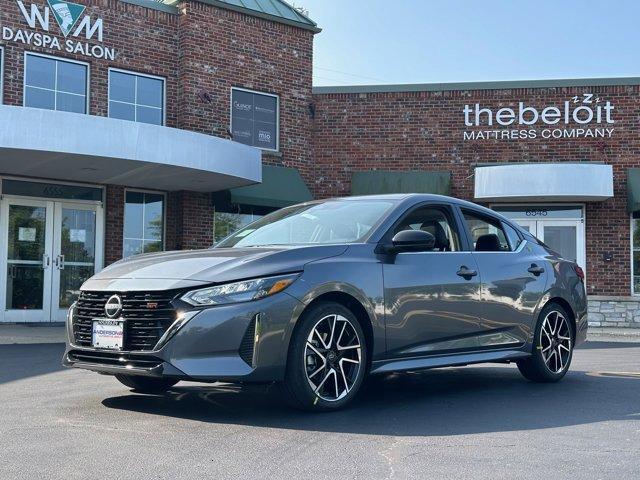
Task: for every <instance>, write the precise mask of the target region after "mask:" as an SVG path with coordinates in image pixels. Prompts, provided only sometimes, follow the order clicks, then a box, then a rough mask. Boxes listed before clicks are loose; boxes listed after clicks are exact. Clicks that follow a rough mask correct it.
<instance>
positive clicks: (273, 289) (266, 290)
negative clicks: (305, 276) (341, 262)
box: [182, 273, 300, 307]
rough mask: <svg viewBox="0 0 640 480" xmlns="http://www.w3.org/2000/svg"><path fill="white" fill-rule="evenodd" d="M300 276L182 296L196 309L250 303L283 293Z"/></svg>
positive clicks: (289, 276) (231, 285)
mask: <svg viewBox="0 0 640 480" xmlns="http://www.w3.org/2000/svg"><path fill="white" fill-rule="evenodd" d="M299 276H300V274H298V273H295V274H292V275H279V276H277V277H268V278H255V279H253V280H244V281H242V282H235V283H227V284H225V285H217V286H215V287H208V288H203V289H201V290H192V291H190V292H187V293H185V294H184V295H183V296H182V300H184V301H185V302H187V303H189V304H191V305H194V306H196V307H201V306H207V305H225V304H228V303H239V302H250V301H252V300H259V299H261V298H265V297H269V296H271V295H274V294H276V293H278V292H281V291H283V290H284V289H285V288H287V287H288V286H289V285H291V284H292V283H293V282H294V281H295V280H296V278H298V277H299Z"/></svg>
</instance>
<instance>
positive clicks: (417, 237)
mask: <svg viewBox="0 0 640 480" xmlns="http://www.w3.org/2000/svg"><path fill="white" fill-rule="evenodd" d="M435 244H436V238H435V237H434V236H433V235H431V234H430V233H429V232H425V231H424V230H403V231H401V232H398V233H396V234H395V235H394V237H393V239H392V240H391V245H389V246H387V247H386V248H385V250H386V253H391V254H395V253H401V252H429V251H431V250H433V247H434V246H435Z"/></svg>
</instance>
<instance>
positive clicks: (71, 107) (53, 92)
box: [24, 54, 88, 113]
mask: <svg viewBox="0 0 640 480" xmlns="http://www.w3.org/2000/svg"><path fill="white" fill-rule="evenodd" d="M87 75H88V67H87V65H85V64H83V63H77V62H71V61H68V60H58V59H56V58H52V57H43V56H40V55H35V54H28V55H27V56H26V57H25V73H24V106H25V107H35V108H45V109H47V110H59V111H64V112H74V113H87Z"/></svg>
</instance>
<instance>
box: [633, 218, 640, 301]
mask: <svg viewBox="0 0 640 480" xmlns="http://www.w3.org/2000/svg"><path fill="white" fill-rule="evenodd" d="M631 228H632V229H633V293H634V294H635V295H640V212H633V218H632V219H631Z"/></svg>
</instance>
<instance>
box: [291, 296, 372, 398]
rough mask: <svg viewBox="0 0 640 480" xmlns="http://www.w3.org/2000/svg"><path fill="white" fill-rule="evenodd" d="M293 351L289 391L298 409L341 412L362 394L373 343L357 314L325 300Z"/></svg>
mask: <svg viewBox="0 0 640 480" xmlns="http://www.w3.org/2000/svg"><path fill="white" fill-rule="evenodd" d="M299 322H300V323H299V324H298V326H297V327H296V330H295V331H294V333H293V335H292V338H291V344H290V348H289V356H288V360H287V370H286V375H285V381H284V384H283V387H284V388H283V390H284V393H285V395H286V396H287V399H288V400H289V402H290V403H291V404H292V405H293V406H294V407H297V408H301V409H303V410H312V411H328V410H337V409H339V408H342V407H344V406H345V405H346V404H347V403H349V402H351V400H353V398H354V397H355V396H356V394H357V393H358V390H359V389H360V386H361V385H362V381H363V379H364V376H365V374H366V369H367V354H368V351H367V344H366V341H365V336H364V332H363V330H362V327H361V326H360V323H359V322H358V320H357V319H356V317H355V315H354V314H353V312H351V311H350V310H349V309H348V308H346V307H344V306H343V305H340V304H338V303H334V302H323V303H320V304H318V305H315V306H313V307H312V308H311V309H310V310H309V311H307V312H305V313H304V314H303V315H302V317H301V318H300V320H299Z"/></svg>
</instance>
